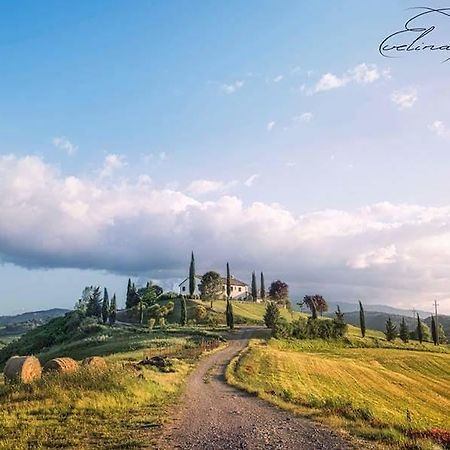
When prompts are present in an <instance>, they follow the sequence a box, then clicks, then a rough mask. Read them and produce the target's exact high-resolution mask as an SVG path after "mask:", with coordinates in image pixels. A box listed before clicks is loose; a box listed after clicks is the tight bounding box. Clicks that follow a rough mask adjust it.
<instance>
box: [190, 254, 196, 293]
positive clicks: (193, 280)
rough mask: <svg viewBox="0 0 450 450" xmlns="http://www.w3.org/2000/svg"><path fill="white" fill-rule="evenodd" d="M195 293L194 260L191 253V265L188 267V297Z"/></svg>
mask: <svg viewBox="0 0 450 450" xmlns="http://www.w3.org/2000/svg"><path fill="white" fill-rule="evenodd" d="M194 292H195V259H194V252H192V253H191V264H190V265H189V295H190V296H191V297H192V296H193V295H194Z"/></svg>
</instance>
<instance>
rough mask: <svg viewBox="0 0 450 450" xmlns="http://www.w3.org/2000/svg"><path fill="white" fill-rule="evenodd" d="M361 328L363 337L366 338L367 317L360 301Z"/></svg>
mask: <svg viewBox="0 0 450 450" xmlns="http://www.w3.org/2000/svg"><path fill="white" fill-rule="evenodd" d="M359 327H360V328H361V336H362V337H366V316H365V314H364V308H363V305H362V303H361V301H359Z"/></svg>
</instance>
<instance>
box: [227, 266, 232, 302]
mask: <svg viewBox="0 0 450 450" xmlns="http://www.w3.org/2000/svg"><path fill="white" fill-rule="evenodd" d="M230 296H231V274H230V265H229V264H228V263H227V299H229V298H230ZM227 308H228V304H227Z"/></svg>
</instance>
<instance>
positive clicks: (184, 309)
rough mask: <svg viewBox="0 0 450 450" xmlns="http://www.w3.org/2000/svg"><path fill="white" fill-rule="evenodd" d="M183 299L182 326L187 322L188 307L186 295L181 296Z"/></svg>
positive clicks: (181, 299)
mask: <svg viewBox="0 0 450 450" xmlns="http://www.w3.org/2000/svg"><path fill="white" fill-rule="evenodd" d="M180 301H181V315H180V325H181V326H182V327H184V326H186V324H187V307H186V299H185V298H184V297H181V298H180Z"/></svg>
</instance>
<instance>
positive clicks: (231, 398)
mask: <svg viewBox="0 0 450 450" xmlns="http://www.w3.org/2000/svg"><path fill="white" fill-rule="evenodd" d="M251 334H252V330H251V329H244V330H241V331H239V332H238V333H237V334H235V335H234V336H233V337H231V341H230V345H229V346H228V347H227V348H225V349H224V350H221V351H219V352H217V353H214V354H212V355H211V356H209V357H207V358H205V359H204V360H203V361H201V362H200V364H199V366H198V367H197V369H196V370H195V371H194V372H193V373H192V374H191V376H190V378H189V380H188V383H187V387H186V392H185V396H184V399H183V402H182V404H181V406H180V407H179V410H178V412H177V414H176V417H175V420H174V421H173V422H172V423H170V424H169V425H168V426H167V428H166V429H165V430H164V432H163V435H162V438H161V440H160V442H159V445H158V449H161V450H169V449H185V450H187V449H193V450H194V449H195V450H225V449H227V450H237V449H249V450H250V449H252V450H253V449H267V450H271V449H277V450H284V449H285V450H314V449H327V450H332V449H350V448H353V447H352V446H351V445H350V444H349V443H348V442H346V441H345V440H344V439H343V438H342V437H340V436H339V435H337V434H336V433H334V432H333V431H331V430H329V429H327V428H325V427H323V426H321V425H319V424H317V423H315V422H312V421H310V420H308V419H305V418H301V417H297V416H294V415H292V414H290V413H289V412H286V411H282V410H281V409H279V408H276V407H274V406H272V405H270V404H269V403H267V402H264V401H263V400H261V399H259V398H256V397H253V396H251V395H249V394H247V393H245V392H242V391H240V390H237V389H236V388H233V387H232V386H229V385H227V384H226V382H225V377H224V372H225V369H226V366H227V365H228V363H229V362H230V360H231V359H232V358H233V357H234V356H236V355H237V354H238V353H239V352H240V351H241V350H242V349H244V348H245V346H246V345H247V343H248V338H249V336H251Z"/></svg>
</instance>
